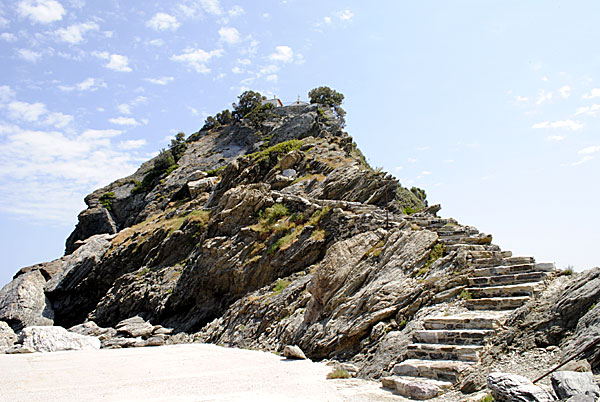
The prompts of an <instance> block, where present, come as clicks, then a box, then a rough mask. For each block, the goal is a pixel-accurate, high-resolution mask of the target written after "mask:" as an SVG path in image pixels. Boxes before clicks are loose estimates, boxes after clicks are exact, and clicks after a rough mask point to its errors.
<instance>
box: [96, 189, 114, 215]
mask: <svg viewBox="0 0 600 402" xmlns="http://www.w3.org/2000/svg"><path fill="white" fill-rule="evenodd" d="M115 198H116V197H115V193H114V192H112V191H109V192H108V193H104V194H102V195H101V196H100V198H99V199H98V201H100V205H102V206H103V207H104V208H106V209H108V210H109V211H112V203H113V200H114V199H115Z"/></svg>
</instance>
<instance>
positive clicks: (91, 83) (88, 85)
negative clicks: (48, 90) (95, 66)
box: [58, 78, 107, 92]
mask: <svg viewBox="0 0 600 402" xmlns="http://www.w3.org/2000/svg"><path fill="white" fill-rule="evenodd" d="M106 87H107V85H106V82H104V81H103V80H101V79H96V78H86V79H85V80H83V81H81V82H80V83H77V84H75V85H74V86H64V85H59V86H58V88H59V89H60V90H61V91H64V92H70V91H74V90H77V91H81V92H84V91H90V92H94V91H97V90H98V89H99V88H106Z"/></svg>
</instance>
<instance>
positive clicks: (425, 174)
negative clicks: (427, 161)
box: [421, 170, 431, 176]
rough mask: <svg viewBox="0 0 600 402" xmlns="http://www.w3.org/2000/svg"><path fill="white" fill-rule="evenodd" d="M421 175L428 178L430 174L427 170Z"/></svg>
mask: <svg viewBox="0 0 600 402" xmlns="http://www.w3.org/2000/svg"><path fill="white" fill-rule="evenodd" d="M421 174H422V175H423V176H429V175H430V174H431V172H430V171H428V170H423V171H422V172H421Z"/></svg>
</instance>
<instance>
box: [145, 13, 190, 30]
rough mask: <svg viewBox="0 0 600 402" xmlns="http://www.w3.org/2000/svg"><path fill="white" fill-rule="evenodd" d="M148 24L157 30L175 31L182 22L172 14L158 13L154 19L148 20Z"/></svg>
mask: <svg viewBox="0 0 600 402" xmlns="http://www.w3.org/2000/svg"><path fill="white" fill-rule="evenodd" d="M146 26H148V27H150V28H152V29H154V30H156V31H166V30H171V31H175V30H177V28H179V27H180V26H181V24H180V23H179V22H178V21H177V18H175V17H174V16H172V15H169V14H167V13H156V14H154V17H152V19H150V20H149V21H148V22H146Z"/></svg>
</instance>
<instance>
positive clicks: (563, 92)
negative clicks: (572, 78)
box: [558, 85, 571, 99]
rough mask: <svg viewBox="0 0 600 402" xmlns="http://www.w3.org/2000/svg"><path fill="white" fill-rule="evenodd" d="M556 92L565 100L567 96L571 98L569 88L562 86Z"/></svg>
mask: <svg viewBox="0 0 600 402" xmlns="http://www.w3.org/2000/svg"><path fill="white" fill-rule="evenodd" d="M558 92H559V93H560V96H562V97H563V98H565V99H567V98H568V97H569V96H571V87H570V86H568V85H564V86H562V87H561V88H560V89H559V90H558Z"/></svg>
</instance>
